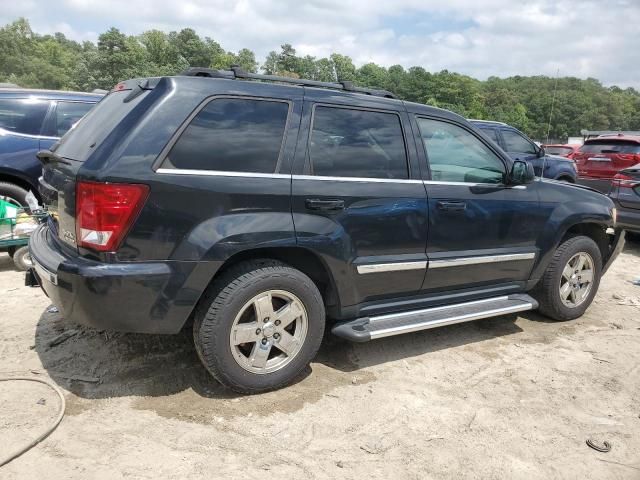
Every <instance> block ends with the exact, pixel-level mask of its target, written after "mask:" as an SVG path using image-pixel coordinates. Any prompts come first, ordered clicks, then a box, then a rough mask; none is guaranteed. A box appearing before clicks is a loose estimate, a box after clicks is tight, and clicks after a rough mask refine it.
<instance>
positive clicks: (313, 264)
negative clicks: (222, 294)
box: [201, 247, 340, 315]
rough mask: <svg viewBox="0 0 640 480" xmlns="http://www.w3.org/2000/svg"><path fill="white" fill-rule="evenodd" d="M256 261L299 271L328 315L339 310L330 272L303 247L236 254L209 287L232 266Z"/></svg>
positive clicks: (336, 290) (315, 256)
mask: <svg viewBox="0 0 640 480" xmlns="http://www.w3.org/2000/svg"><path fill="white" fill-rule="evenodd" d="M258 259H269V260H278V261H280V262H282V263H284V264H287V265H289V266H291V267H293V268H295V269H297V270H300V271H301V272H302V273H304V274H305V275H307V276H308V277H309V278H310V279H311V280H312V281H313V283H314V284H315V285H316V287H318V290H319V291H320V294H321V295H322V299H323V301H324V304H325V308H326V309H327V314H328V315H330V312H332V311H335V310H336V309H338V308H339V305H340V294H339V292H338V288H337V287H336V284H335V280H334V278H333V275H332V274H331V270H330V269H329V267H328V266H327V265H326V264H325V262H324V261H323V260H322V258H321V257H320V256H318V255H317V254H315V253H314V252H312V251H311V250H308V249H306V248H303V247H266V248H255V249H249V250H243V251H240V252H237V253H235V254H233V255H231V256H230V257H229V258H227V259H226V260H225V261H224V263H223V264H222V265H221V266H220V268H219V269H218V270H217V271H216V273H215V274H214V276H213V278H212V279H211V281H210V282H209V285H211V284H213V283H214V282H215V281H216V280H217V279H218V278H220V276H221V275H222V274H224V272H226V271H227V270H228V269H229V268H231V267H233V266H234V265H237V264H238V263H241V262H244V261H247V260H258ZM205 291H206V289H205ZM203 295H204V293H203ZM201 298H202V296H201Z"/></svg>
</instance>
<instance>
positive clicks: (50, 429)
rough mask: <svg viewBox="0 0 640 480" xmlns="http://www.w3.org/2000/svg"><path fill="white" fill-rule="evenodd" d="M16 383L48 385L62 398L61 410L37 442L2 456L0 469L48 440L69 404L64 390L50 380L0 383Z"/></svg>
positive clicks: (10, 379)
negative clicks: (63, 392)
mask: <svg viewBox="0 0 640 480" xmlns="http://www.w3.org/2000/svg"><path fill="white" fill-rule="evenodd" d="M14 381H21V382H37V383H42V384H43V385H46V386H47V387H49V388H51V389H52V390H53V391H54V392H56V393H57V394H58V397H59V398H60V410H59V411H58V415H57V416H56V418H55V420H54V422H53V423H52V424H51V425H49V426H48V427H47V428H46V429H45V430H43V431H42V433H40V435H38V436H37V437H36V438H35V440H32V441H31V442H29V443H27V444H25V445H22V446H20V447H19V448H16V449H15V450H14V451H12V452H11V453H9V454H8V455H6V456H0V467H2V466H3V465H6V464H7V463H9V462H10V461H11V460H14V459H16V458H18V457H19V456H20V455H22V454H23V453H25V452H27V451H29V450H30V449H32V448H33V447H35V446H36V445H37V444H38V443H40V442H41V441H42V440H44V439H45V438H47V437H48V436H49V435H50V434H51V432H53V431H54V430H55V429H56V427H57V426H58V425H59V424H60V422H61V421H62V417H64V412H65V409H66V407H67V404H66V402H65V400H64V395H63V394H62V390H60V389H59V388H58V387H57V386H56V385H54V384H53V383H51V382H50V381H48V380H45V379H42V378H35V377H0V382H14Z"/></svg>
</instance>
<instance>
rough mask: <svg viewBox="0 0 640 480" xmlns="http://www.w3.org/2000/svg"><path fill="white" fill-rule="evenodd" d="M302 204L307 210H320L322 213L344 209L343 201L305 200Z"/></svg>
mask: <svg viewBox="0 0 640 480" xmlns="http://www.w3.org/2000/svg"><path fill="white" fill-rule="evenodd" d="M304 204H305V206H306V207H307V209H309V210H321V211H324V212H327V211H335V210H343V209H344V200H337V199H326V200H322V199H320V198H307V199H306V200H305V202H304Z"/></svg>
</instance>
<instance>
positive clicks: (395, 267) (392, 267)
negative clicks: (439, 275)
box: [358, 260, 427, 275]
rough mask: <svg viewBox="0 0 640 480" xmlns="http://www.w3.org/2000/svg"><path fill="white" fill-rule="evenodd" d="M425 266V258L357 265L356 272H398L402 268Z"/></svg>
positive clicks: (422, 267)
mask: <svg viewBox="0 0 640 480" xmlns="http://www.w3.org/2000/svg"><path fill="white" fill-rule="evenodd" d="M426 268H427V261H426V260H419V261H416V262H394V263H373V264H370V265H358V273H359V274H361V275H365V274H367V273H382V272H399V271H404V270H422V269H426Z"/></svg>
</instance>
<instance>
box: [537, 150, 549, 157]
mask: <svg viewBox="0 0 640 480" xmlns="http://www.w3.org/2000/svg"><path fill="white" fill-rule="evenodd" d="M538 148H539V150H538V154H537V155H538V158H542V157H544V156H545V155H546V154H547V152H545V151H544V147H538Z"/></svg>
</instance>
